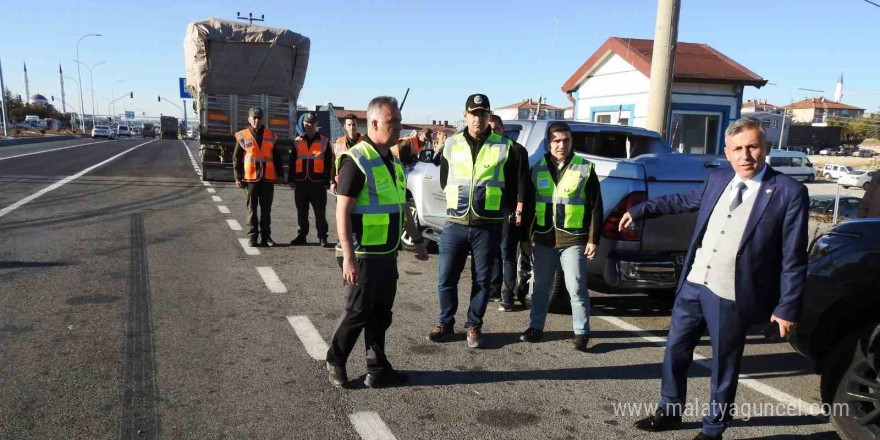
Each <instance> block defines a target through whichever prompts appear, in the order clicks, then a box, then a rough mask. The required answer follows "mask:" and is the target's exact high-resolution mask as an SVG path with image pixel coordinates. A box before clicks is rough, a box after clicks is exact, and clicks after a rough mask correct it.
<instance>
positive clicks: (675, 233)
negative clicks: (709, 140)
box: [633, 154, 730, 253]
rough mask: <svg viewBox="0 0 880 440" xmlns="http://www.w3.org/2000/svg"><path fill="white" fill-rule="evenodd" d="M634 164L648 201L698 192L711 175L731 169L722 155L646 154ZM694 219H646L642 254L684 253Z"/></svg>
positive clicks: (684, 216)
mask: <svg viewBox="0 0 880 440" xmlns="http://www.w3.org/2000/svg"><path fill="white" fill-rule="evenodd" d="M633 162H636V163H640V164H642V165H643V166H644V167H645V175H646V176H647V183H648V198H649V199H654V198H657V197H661V196H665V195H667V194H677V193H685V192H688V191H692V190H695V189H698V188H699V187H700V186H702V185H703V182H705V181H706V179H707V178H708V177H709V174H710V173H712V172H713V171H715V170H718V169H721V168H725V167H730V164H729V163H728V162H727V160H726V159H725V158H724V157H723V156H718V155H712V154H668V155H655V154H646V155H642V156H638V157H636V158H634V159H633ZM696 220H697V213H696V212H694V213H687V214H678V215H667V216H663V217H658V218H655V219H651V220H647V221H646V222H645V224H644V227H643V230H642V251H648V252H681V253H685V252H687V246H688V244H689V243H690V239H691V236H692V235H693V232H694V224H695V223H696Z"/></svg>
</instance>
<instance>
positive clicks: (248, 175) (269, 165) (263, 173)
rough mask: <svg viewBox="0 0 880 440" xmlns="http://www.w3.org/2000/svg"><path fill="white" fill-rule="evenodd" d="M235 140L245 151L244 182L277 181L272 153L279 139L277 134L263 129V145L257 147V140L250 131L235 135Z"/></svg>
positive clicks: (246, 130)
mask: <svg viewBox="0 0 880 440" xmlns="http://www.w3.org/2000/svg"><path fill="white" fill-rule="evenodd" d="M235 140H236V142H238V144H239V145H241V148H243V149H244V176H242V179H241V180H242V181H243V182H258V181H260V180H263V179H266V180H275V176H276V174H275V161H274V160H272V157H273V155H272V153H273V152H274V149H275V142H276V141H277V140H278V138H277V137H276V136H275V133H272V132H271V131H269V129H268V128H263V143H262V144H261V145H259V146H258V145H257V139H256V138H254V136H253V135H252V134H251V131H250V130H249V129H245V130H242V131H239V132H238V133H235Z"/></svg>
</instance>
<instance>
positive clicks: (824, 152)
mask: <svg viewBox="0 0 880 440" xmlns="http://www.w3.org/2000/svg"><path fill="white" fill-rule="evenodd" d="M819 155H820V156H837V150H835V149H834V148H823V149H821V150H819Z"/></svg>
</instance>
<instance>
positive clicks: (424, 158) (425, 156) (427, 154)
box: [419, 150, 434, 163]
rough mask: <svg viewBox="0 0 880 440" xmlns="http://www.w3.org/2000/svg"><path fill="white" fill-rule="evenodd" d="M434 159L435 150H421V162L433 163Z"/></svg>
mask: <svg viewBox="0 0 880 440" xmlns="http://www.w3.org/2000/svg"><path fill="white" fill-rule="evenodd" d="M433 161H434V150H422V151H419V162H425V163H431V162H433Z"/></svg>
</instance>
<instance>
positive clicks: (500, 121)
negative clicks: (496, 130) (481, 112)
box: [492, 115, 504, 127]
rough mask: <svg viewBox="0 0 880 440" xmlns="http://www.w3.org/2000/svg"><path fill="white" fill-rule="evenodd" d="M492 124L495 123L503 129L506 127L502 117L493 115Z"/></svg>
mask: <svg viewBox="0 0 880 440" xmlns="http://www.w3.org/2000/svg"><path fill="white" fill-rule="evenodd" d="M492 122H494V123H495V124H497V125H499V126H501V127H504V121H502V120H501V116H498V115H492Z"/></svg>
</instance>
